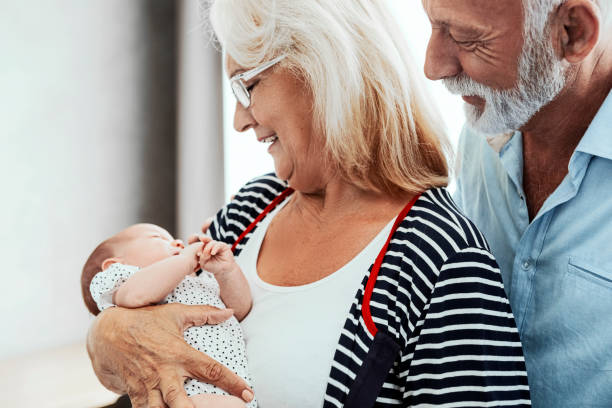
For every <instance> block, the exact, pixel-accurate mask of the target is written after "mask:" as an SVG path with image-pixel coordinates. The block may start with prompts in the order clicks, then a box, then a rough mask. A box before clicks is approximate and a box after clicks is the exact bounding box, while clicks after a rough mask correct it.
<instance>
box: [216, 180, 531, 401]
mask: <svg viewBox="0 0 612 408" xmlns="http://www.w3.org/2000/svg"><path fill="white" fill-rule="evenodd" d="M283 192H284V194H282V193H283ZM288 193H289V191H287V184H286V183H285V182H283V181H282V180H280V179H278V178H276V177H275V176H274V175H272V174H270V175H266V176H263V177H259V178H256V179H254V180H252V181H251V182H249V183H248V184H247V185H246V186H245V187H244V188H242V189H241V190H240V192H239V193H238V194H236V196H235V197H234V199H233V200H232V201H231V202H230V203H229V204H228V205H226V206H225V207H224V208H223V209H222V210H221V211H219V213H217V215H216V218H215V220H214V222H213V224H212V226H211V229H210V232H211V235H212V237H213V238H214V239H216V240H220V241H223V242H226V243H228V244H233V245H234V253H235V255H238V254H239V253H240V251H241V250H242V248H244V246H245V245H246V244H247V243H248V240H249V237H250V236H251V234H252V232H253V230H254V229H255V228H256V227H257V225H256V224H257V223H256V222H255V223H254V222H253V221H255V220H256V218H258V217H259V218H260V219H261V217H262V214H264V210H265V209H266V207H268V206H269V205H270V204H271V203H272V202H273V201H276V202H278V201H282V199H284V197H285V196H286V195H287V194H288ZM281 195H282V196H281ZM264 216H265V215H264ZM251 224H253V225H251ZM249 226H250V228H249ZM395 227H396V230H395V232H394V233H393V234H392V236H391V237H390V239H389V241H388V246H387V247H386V251H384V252H381V255H379V257H378V259H377V262H375V265H372V266H370V268H369V270H367V271H366V270H364V271H363V280H362V284H361V286H360V288H359V290H358V291H357V293H356V294H355V299H354V301H353V304H352V306H351V308H350V311H349V315H348V316H347V319H346V322H345V325H344V328H343V330H342V332H341V333H339V341H338V347H337V349H336V352H335V356H334V361H333V363H332V366H331V367H330V375H329V379H328V385H327V391H326V395H325V400H324V404H323V406H324V407H342V406H344V407H372V406H376V407H387V406H398V405H399V406H411V407H428V406H435V407H449V408H450V407H494V406H505V407H509V406H512V407H519V406H520V407H523V406H530V405H531V404H530V397H529V387H528V384H527V373H526V370H525V362H524V358H523V353H522V349H521V343H520V340H519V335H518V332H517V329H516V326H515V322H514V317H513V315H512V311H511V309H510V305H509V303H508V300H507V298H506V294H505V292H504V287H503V284H502V280H501V275H500V272H499V269H498V266H497V263H496V262H495V259H494V258H493V256H492V255H491V253H490V251H489V247H488V244H487V242H486V241H485V239H484V237H483V236H482V235H481V234H480V232H479V231H478V230H477V229H476V227H475V226H474V224H472V223H471V222H470V221H469V220H467V219H466V218H465V216H463V214H462V213H461V212H460V211H459V210H458V209H457V207H456V206H455V204H454V203H453V201H452V199H451V198H450V196H449V194H448V192H447V191H446V189H444V188H437V189H432V190H428V191H426V192H424V193H423V194H421V195H420V197H419V198H418V199H417V200H416V202H414V203H413V205H412V207H411V208H410V210H409V212H408V213H407V214H406V216H405V217H403V218H402V219H400V220H398V221H397V222H396V226H395ZM376 264H377V265H376Z"/></svg>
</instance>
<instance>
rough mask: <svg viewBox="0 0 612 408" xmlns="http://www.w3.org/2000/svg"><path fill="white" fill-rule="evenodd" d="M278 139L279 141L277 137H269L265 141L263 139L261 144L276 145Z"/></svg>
mask: <svg viewBox="0 0 612 408" xmlns="http://www.w3.org/2000/svg"><path fill="white" fill-rule="evenodd" d="M276 139H278V136H276V135H272V136H268V137H266V138H265V139H261V143H274V142H276Z"/></svg>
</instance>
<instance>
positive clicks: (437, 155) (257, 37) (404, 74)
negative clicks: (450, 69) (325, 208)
mask: <svg viewBox="0 0 612 408" xmlns="http://www.w3.org/2000/svg"><path fill="white" fill-rule="evenodd" d="M210 19H211V23H212V26H213V29H214V31H215V33H216V35H217V38H218V40H219V41H220V43H221V45H222V46H223V48H224V49H225V51H226V52H227V54H229V55H230V56H231V57H232V58H233V59H234V60H235V61H236V63H237V64H238V65H240V66H242V67H244V68H251V67H255V66H257V65H259V64H261V63H262V62H265V61H268V60H270V59H272V58H274V57H276V56H278V55H281V54H286V58H285V59H284V60H283V61H282V62H281V63H280V64H279V65H280V66H282V67H284V68H285V69H289V70H291V72H294V73H295V74H296V75H297V76H299V77H300V78H302V79H304V80H305V83H306V84H307V85H308V87H309V88H310V91H311V93H312V95H313V99H314V106H313V113H314V122H315V126H316V128H317V129H318V130H320V131H321V133H322V134H323V135H324V136H325V140H326V148H327V150H328V151H327V153H328V154H329V157H330V160H331V161H332V162H333V163H334V165H335V166H337V168H338V170H340V172H341V173H342V175H343V176H344V177H345V178H346V179H347V180H349V181H350V182H352V183H353V184H355V185H357V186H359V187H362V188H365V189H369V190H376V191H385V192H390V193H395V192H399V191H410V192H417V191H423V190H425V189H428V188H432V187H437V186H443V185H446V184H447V179H448V166H447V163H446V159H445V157H444V153H447V152H448V151H449V150H447V149H448V143H447V141H446V138H445V135H444V132H443V128H442V126H441V120H440V118H439V117H438V116H435V115H434V114H433V112H432V106H431V105H430V104H429V102H428V101H427V100H426V99H425V98H424V96H423V93H422V91H421V90H420V89H419V86H420V85H419V83H418V81H417V77H416V75H415V74H414V73H413V72H412V71H411V65H414V61H413V60H412V59H411V58H410V57H409V53H408V51H407V48H406V44H405V39H404V38H403V35H402V34H401V32H400V30H399V28H398V27H397V24H396V22H395V20H394V18H393V16H392V15H391V14H390V12H389V11H388V10H387V9H386V7H385V6H384V4H383V2H382V1H379V0H303V1H297V0H213V2H212V4H211V7H210Z"/></svg>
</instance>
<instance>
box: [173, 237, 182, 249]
mask: <svg viewBox="0 0 612 408" xmlns="http://www.w3.org/2000/svg"><path fill="white" fill-rule="evenodd" d="M170 245H171V246H173V247H176V248H181V249H183V248H185V244H183V241H182V240H180V239H175V240H172V242H170Z"/></svg>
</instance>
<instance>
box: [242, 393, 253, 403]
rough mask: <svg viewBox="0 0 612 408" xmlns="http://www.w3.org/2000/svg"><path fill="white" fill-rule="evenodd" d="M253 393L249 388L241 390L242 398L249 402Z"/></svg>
mask: <svg viewBox="0 0 612 408" xmlns="http://www.w3.org/2000/svg"><path fill="white" fill-rule="evenodd" d="M253 397H254V395H253V393H252V392H251V391H249V390H244V391H242V399H243V400H245V401H246V402H251V401H252V400H253Z"/></svg>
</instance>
